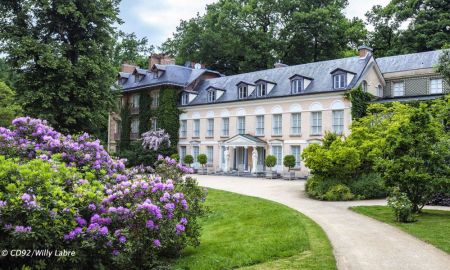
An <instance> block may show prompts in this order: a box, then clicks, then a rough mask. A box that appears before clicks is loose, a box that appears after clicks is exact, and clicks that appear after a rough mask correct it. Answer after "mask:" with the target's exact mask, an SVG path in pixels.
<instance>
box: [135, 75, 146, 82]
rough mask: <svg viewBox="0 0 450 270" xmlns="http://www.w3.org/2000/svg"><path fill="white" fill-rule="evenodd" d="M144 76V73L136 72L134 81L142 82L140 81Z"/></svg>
mask: <svg viewBox="0 0 450 270" xmlns="http://www.w3.org/2000/svg"><path fill="white" fill-rule="evenodd" d="M143 77H144V76H142V75H140V74H136V75H135V76H134V81H135V82H140V81H141V80H142V78H143Z"/></svg>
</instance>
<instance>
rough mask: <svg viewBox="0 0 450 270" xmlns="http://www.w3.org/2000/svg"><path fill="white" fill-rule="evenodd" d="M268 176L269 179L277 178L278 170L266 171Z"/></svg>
mask: <svg viewBox="0 0 450 270" xmlns="http://www.w3.org/2000/svg"><path fill="white" fill-rule="evenodd" d="M266 178H267V179H273V178H277V172H275V171H266Z"/></svg>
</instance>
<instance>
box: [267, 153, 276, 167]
mask: <svg viewBox="0 0 450 270" xmlns="http://www.w3.org/2000/svg"><path fill="white" fill-rule="evenodd" d="M265 163H266V166H267V167H269V168H272V167H273V166H275V165H276V164H277V158H276V157H275V156H273V155H268V156H267V157H266V160H265Z"/></svg>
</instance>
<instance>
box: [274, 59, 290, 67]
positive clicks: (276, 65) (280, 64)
mask: <svg viewBox="0 0 450 270" xmlns="http://www.w3.org/2000/svg"><path fill="white" fill-rule="evenodd" d="M273 66H274V67H275V68H284V67H287V66H288V65H286V64H283V63H281V61H280V60H278V62H276V63H275V64H274V65H273Z"/></svg>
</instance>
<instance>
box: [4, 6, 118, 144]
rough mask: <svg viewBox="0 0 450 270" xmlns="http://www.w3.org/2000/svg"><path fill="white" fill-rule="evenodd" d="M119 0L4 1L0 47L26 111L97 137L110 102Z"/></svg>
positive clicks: (57, 126)
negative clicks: (16, 76)
mask: <svg viewBox="0 0 450 270" xmlns="http://www.w3.org/2000/svg"><path fill="white" fill-rule="evenodd" d="M118 4H119V0H91V1H84V0H67V1H39V0H23V1H13V0H5V1H2V2H1V5H0V49H1V50H3V51H4V52H6V54H7V59H8V62H9V63H10V64H11V66H12V67H13V68H14V69H15V71H16V72H17V74H18V81H17V94H18V95H17V96H18V98H19V101H20V103H21V104H22V105H23V108H24V110H25V113H26V114H28V115H31V116H34V117H39V118H43V119H47V120H48V121H49V122H50V123H51V124H52V125H53V126H54V127H55V128H57V129H60V130H63V131H65V132H72V133H76V132H81V131H87V132H90V133H92V134H94V135H97V136H99V135H100V134H101V133H102V132H104V131H105V130H106V124H107V116H108V112H109V110H110V108H112V106H113V105H114V103H115V98H114V95H113V93H112V91H111V85H113V84H114V81H115V68H114V65H113V63H112V61H111V58H112V57H111V55H112V48H113V44H114V33H115V27H114V24H115V23H120V19H119V18H118V11H119V10H118Z"/></svg>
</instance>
